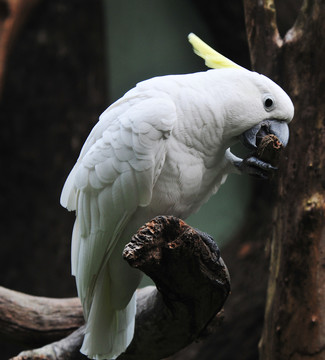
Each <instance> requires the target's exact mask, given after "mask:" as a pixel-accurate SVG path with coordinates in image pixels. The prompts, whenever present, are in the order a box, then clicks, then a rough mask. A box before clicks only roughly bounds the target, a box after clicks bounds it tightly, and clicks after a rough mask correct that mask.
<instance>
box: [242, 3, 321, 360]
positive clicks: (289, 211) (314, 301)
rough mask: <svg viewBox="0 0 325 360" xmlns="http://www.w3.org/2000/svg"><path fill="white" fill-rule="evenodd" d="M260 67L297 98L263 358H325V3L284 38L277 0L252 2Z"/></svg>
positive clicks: (276, 215) (283, 174) (311, 6)
mask: <svg viewBox="0 0 325 360" xmlns="http://www.w3.org/2000/svg"><path fill="white" fill-rule="evenodd" d="M244 4H245V13H246V26H247V33H248V39H249V46H250V52H251V60H252V64H253V67H254V69H255V70H256V71H259V72H261V73H263V74H265V75H267V76H269V77H270V78H272V79H274V80H276V81H277V82H279V83H280V85H282V86H283V87H284V89H285V90H286V91H287V92H288V94H289V95H290V96H291V98H292V100H293V102H294V105H295V117H294V120H293V122H292V124H291V126H290V133H291V138H290V143H289V146H288V148H287V150H286V157H284V158H283V159H282V161H281V164H280V171H279V178H278V182H277V194H278V197H277V201H276V204H275V206H274V209H273V231H272V243H271V266H270V277H269V284H268V292H267V303H266V310H265V323H264V330H263V335H262V339H261V341H260V358H261V359H263V360H267V359H270V360H274V359H277V360H281V359H283V360H284V359H285V360H287V359H294V360H300V359H307V358H308V359H310V358H312V359H324V356H325V305H324V304H325V256H324V251H325V221H324V220H325V196H324V188H325V172H324V166H325V163H324V162H325V152H324V147H325V136H324V135H325V124H324V118H325V91H324V84H325V75H324V74H325V73H324V70H323V66H324V58H325V43H324V35H325V3H324V1H323V0H305V1H304V2H303V5H302V7H301V9H300V12H299V15H298V17H297V20H296V22H295V24H294V26H293V27H292V28H291V29H290V30H289V31H288V32H287V34H286V35H285V37H284V38H281V37H280V35H279V32H278V29H277V25H276V13H275V5H274V2H273V1H262V2H261V1H257V0H246V1H244Z"/></svg>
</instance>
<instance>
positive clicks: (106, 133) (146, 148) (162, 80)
mask: <svg viewBox="0 0 325 360" xmlns="http://www.w3.org/2000/svg"><path fill="white" fill-rule="evenodd" d="M266 94H271V95H270V96H272V99H274V104H275V106H274V109H272V110H271V111H270V110H269V109H266V107H265V103H264V102H263V99H264V98H263V96H264V97H265V95H266ZM292 116H293V106H292V103H291V101H290V99H289V97H288V96H287V95H286V94H285V92H284V91H283V90H282V89H281V88H280V87H278V86H277V85H276V84H275V83H273V82H272V81H271V80H269V79H268V78H266V77H264V76H262V75H259V74H257V73H253V72H250V71H248V70H245V69H242V68H230V69H220V70H209V71H207V72H202V73H195V74H188V75H173V76H165V77H158V78H153V79H150V80H147V81H144V82H141V83H139V84H138V85H137V86H136V87H135V88H134V89H132V90H130V91H129V92H128V93H126V94H125V95H124V96H123V97H122V98H121V99H120V100H118V101H117V102H116V103H114V104H113V105H111V106H110V107H109V108H108V109H107V110H106V111H105V112H104V113H103V114H102V115H101V116H100V119H99V122H98V123H97V125H96V126H95V127H94V129H93V130H92V132H91V133H90V135H89V137H88V139H87V140H86V142H85V144H84V146H83V148H82V150H81V154H80V157H79V159H78V161H77V163H76V165H75V166H74V168H73V170H72V171H71V173H70V175H69V177H68V179H67V181H66V183H65V186H64V188H63V191H62V195H61V204H62V205H63V206H64V207H67V208H68V209H69V210H75V211H76V222H75V226H74V229H73V236H72V273H73V275H75V277H76V283H77V288H78V295H79V297H80V299H81V301H82V304H83V308H84V314H85V319H86V320H87V329H86V335H85V340H84V343H83V346H82V350H81V351H82V352H83V353H84V354H86V355H88V356H89V357H90V358H94V359H110V358H114V357H116V356H117V355H119V354H120V353H121V352H123V351H124V350H125V349H126V347H127V346H128V344H129V343H130V341H131V340H132V337H133V329H134V317H135V295H134V291H135V289H136V287H137V286H138V283H139V281H140V279H141V274H140V272H139V271H137V270H134V269H132V268H131V267H129V265H128V264H127V263H126V262H125V261H124V260H123V259H122V255H121V254H122V251H123V248H124V246H125V244H126V243H127V242H129V241H130V239H131V237H132V235H133V234H134V233H135V232H136V231H137V229H138V228H139V227H140V226H141V225H143V224H144V223H145V222H146V221H148V220H150V219H151V218H153V217H154V216H156V215H174V216H177V217H181V218H186V217H187V216H189V215H190V214H192V213H194V212H196V211H197V210H198V209H199V208H200V206H201V205H202V204H203V203H204V202H206V201H207V200H208V198H209V197H210V196H211V195H212V194H213V193H215V192H216V191H217V190H218V188H219V186H220V185H221V184H222V183H223V182H224V181H225V179H226V176H227V174H228V173H229V172H239V170H238V163H239V162H240V161H241V159H238V158H237V157H235V156H234V155H233V154H232V153H231V152H230V150H229V147H230V145H232V144H233V143H234V142H236V141H237V140H238V138H239V136H240V135H241V134H243V133H245V132H246V131H247V130H249V129H250V128H252V127H254V126H256V125H258V124H260V123H261V122H262V121H264V120H267V119H271V118H272V119H276V120H277V121H280V122H281V123H282V122H283V123H287V122H289V121H290V120H291V118H292ZM242 170H245V169H242Z"/></svg>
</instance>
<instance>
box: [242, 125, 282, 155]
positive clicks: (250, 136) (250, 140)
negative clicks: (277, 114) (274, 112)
mask: <svg viewBox="0 0 325 360" xmlns="http://www.w3.org/2000/svg"><path fill="white" fill-rule="evenodd" d="M270 134H273V135H275V136H276V137H277V138H278V139H279V141H280V142H281V143H282V145H283V147H286V146H287V144H288V141H289V127H288V124H287V123H286V122H285V121H279V120H274V119H268V120H263V121H262V122H260V123H259V124H257V125H255V126H253V127H252V128H250V129H249V130H247V131H245V132H244V133H243V134H242V135H241V141H242V143H243V144H244V145H245V146H247V147H248V148H249V149H253V150H255V149H256V148H257V146H258V145H259V143H260V142H261V140H262V139H263V138H264V137H265V136H266V135H270Z"/></svg>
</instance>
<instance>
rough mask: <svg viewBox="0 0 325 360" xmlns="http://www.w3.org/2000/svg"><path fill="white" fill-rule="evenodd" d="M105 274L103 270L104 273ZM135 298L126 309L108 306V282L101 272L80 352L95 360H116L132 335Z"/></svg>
mask: <svg viewBox="0 0 325 360" xmlns="http://www.w3.org/2000/svg"><path fill="white" fill-rule="evenodd" d="M104 270H106V269H104ZM135 296H136V295H135V294H133V297H132V299H131V301H130V302H129V304H128V305H127V307H126V308H125V309H122V310H115V309H114V308H113V307H112V306H111V304H110V279H109V275H108V272H107V271H102V272H101V274H100V276H99V278H98V280H97V283H96V289H95V292H94V298H93V301H92V305H91V309H90V312H89V316H88V319H87V326H86V333H85V338H84V342H83V345H82V347H81V350H80V351H81V352H82V353H83V354H85V355H87V356H88V357H90V358H92V359H96V360H102V359H115V358H116V357H117V356H118V355H119V354H121V353H122V352H124V351H125V350H126V348H127V347H128V346H129V344H130V342H131V340H132V338H133V333H134V319H135V312H136V298H135Z"/></svg>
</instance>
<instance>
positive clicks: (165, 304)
mask: <svg viewBox="0 0 325 360" xmlns="http://www.w3.org/2000/svg"><path fill="white" fill-rule="evenodd" d="M219 255H220V254H219V249H218V248H217V246H216V244H215V243H214V242H213V240H212V239H211V238H210V237H209V236H208V235H207V234H205V233H200V232H198V230H194V229H193V228H191V227H190V226H188V225H187V224H185V223H184V222H183V221H181V220H179V219H176V218H174V217H165V216H161V217H157V218H155V219H153V220H152V221H151V222H149V223H147V224H146V225H145V226H144V227H142V228H141V229H139V231H138V233H137V234H136V235H134V237H133V238H132V241H131V242H130V243H129V244H128V245H127V246H126V248H125V250H124V257H125V259H126V260H127V261H128V262H129V264H130V265H131V266H133V267H135V268H138V269H140V270H142V271H143V272H145V273H146V274H147V275H149V276H150V277H151V278H152V279H153V280H154V282H155V283H156V286H157V289H158V290H157V289H156V288H155V287H147V288H144V289H141V290H139V291H138V293H137V299H138V301H137V314H136V321H135V334H134V338H133V341H132V343H131V344H130V346H129V347H128V349H127V350H126V352H125V353H123V354H122V355H120V356H119V357H118V359H120V360H131V359H132V360H137V359H147V360H150V359H161V358H164V357H166V356H168V355H170V354H173V353H175V352H177V351H178V350H180V349H182V348H184V347H185V346H186V345H188V344H190V343H191V342H193V341H194V340H195V339H198V338H199V337H200V336H204V335H205V332H206V329H207V326H208V325H209V330H208V331H209V332H211V331H213V328H214V327H216V326H218V325H219V322H220V315H217V313H218V312H219V311H220V310H221V308H222V306H223V304H224V302H225V300H226V298H227V296H228V294H229V291H230V280H229V274H228V270H227V268H226V266H225V264H224V262H223V260H222V259H221V258H220V257H219ZM0 295H1V298H2V301H1V306H0V331H1V333H2V334H5V335H6V336H7V337H9V338H11V339H15V340H19V341H24V342H25V343H27V342H29V344H35V343H36V341H38V343H44V342H47V341H49V340H51V339H52V340H55V339H57V338H58V337H59V336H60V335H61V336H64V335H66V334H68V333H70V332H72V330H74V329H75V328H76V327H78V326H80V325H81V324H82V323H83V320H82V313H81V306H80V303H79V300H78V299H77V298H74V299H48V298H39V297H34V296H30V295H25V294H22V293H18V292H15V291H11V290H7V289H4V288H0ZM83 334H84V328H83V327H81V328H79V329H78V330H76V331H75V332H73V333H72V334H71V335H69V336H67V337H66V338H64V339H62V340H60V341H55V342H53V343H51V344H49V345H46V346H43V347H42V348H39V349H36V350H30V351H25V352H22V353H21V354H19V355H18V356H17V357H15V358H14V359H15V360H23V359H24V360H27V359H34V360H35V359H50V360H63V359H64V360H72V359H78V358H80V356H81V355H80V354H79V348H80V345H81V343H82V339H83ZM37 335H38V338H37Z"/></svg>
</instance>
